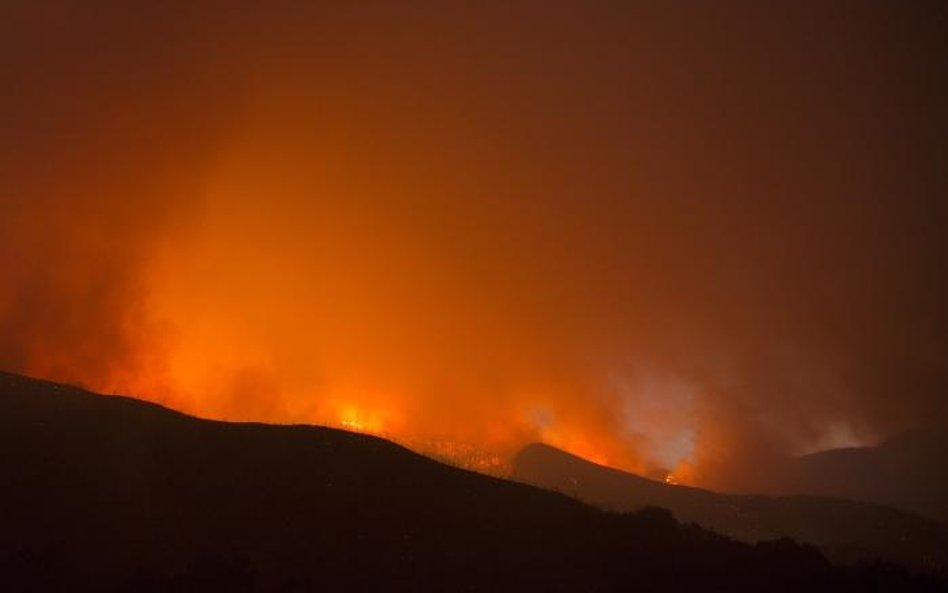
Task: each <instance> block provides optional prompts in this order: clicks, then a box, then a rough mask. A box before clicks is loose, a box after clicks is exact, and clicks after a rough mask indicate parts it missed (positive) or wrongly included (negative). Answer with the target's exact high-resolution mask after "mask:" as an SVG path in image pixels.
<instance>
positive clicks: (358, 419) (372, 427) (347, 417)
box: [339, 406, 385, 435]
mask: <svg viewBox="0 0 948 593" xmlns="http://www.w3.org/2000/svg"><path fill="white" fill-rule="evenodd" d="M339 425H340V426H342V427H343V428H345V429H347V430H351V431H353V432H364V433H367V434H376V435H380V434H383V433H384V428H385V425H384V422H383V421H382V418H381V417H380V416H378V415H373V414H371V413H368V412H366V411H364V410H361V409H359V408H357V407H355V406H344V407H343V408H342V411H341V412H340V414H339Z"/></svg>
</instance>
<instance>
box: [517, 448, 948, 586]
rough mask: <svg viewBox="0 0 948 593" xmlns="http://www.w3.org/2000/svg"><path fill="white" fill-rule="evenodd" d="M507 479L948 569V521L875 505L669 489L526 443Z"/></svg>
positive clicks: (845, 552)
mask: <svg viewBox="0 0 948 593" xmlns="http://www.w3.org/2000/svg"><path fill="white" fill-rule="evenodd" d="M513 477H514V479H516V480H519V481H522V482H524V483H527V484H532V485H535V486H539V487H542V488H549V489H551V490H556V491H559V492H563V493H566V494H569V495H570V496H573V497H576V498H579V499H581V500H584V501H586V502H588V503H590V504H594V505H596V506H599V507H602V508H606V509H609V510H612V511H616V512H632V511H634V510H636V509H640V508H642V507H645V506H659V507H662V508H667V509H669V510H671V511H672V513H673V514H674V515H675V517H676V518H677V519H678V520H680V521H682V522H685V523H697V524H698V525H700V526H702V527H705V528H707V529H711V530H713V531H716V532H718V533H722V534H725V535H728V536H730V537H733V538H735V539H738V540H742V541H747V542H757V541H761V540H769V539H778V538H781V537H788V538H792V539H794V540H796V541H800V542H804V543H808V544H813V545H815V546H817V547H818V548H820V549H821V550H822V551H823V552H824V553H825V554H827V555H828V556H829V557H830V558H831V559H834V560H838V561H844V562H854V561H859V560H876V559H882V560H885V561H892V562H898V563H900V564H903V565H906V566H909V567H910V568H912V569H914V570H918V571H924V572H931V573H945V572H948V526H946V525H945V524H943V523H941V522H939V521H937V520H934V519H928V518H925V517H922V516H920V515H916V514H913V513H910V512H905V511H899V510H896V509H893V508H889V507H885V506H881V505H877V504H870V503H865V502H858V501H856V500H847V499H842V498H829V497H824V496H759V495H742V494H721V493H718V492H711V491H708V490H702V489H700V488H690V487H687V486H674V485H670V484H665V483H663V482H656V481H654V480H649V479H646V478H643V477H641V476H637V475H635V474H630V473H626V472H622V471H619V470H615V469H611V468H607V467H603V466H601V465H597V464H595V463H592V462H590V461H586V460H584V459H580V458H579V457H576V456H574V455H570V454H569V453H566V452H565V451H560V450H558V449H554V448H553V447H549V446H547V445H541V444H534V445H529V446H528V447H525V448H524V449H523V450H522V451H521V452H520V453H519V454H518V455H517V457H516V459H515V460H514V468H513Z"/></svg>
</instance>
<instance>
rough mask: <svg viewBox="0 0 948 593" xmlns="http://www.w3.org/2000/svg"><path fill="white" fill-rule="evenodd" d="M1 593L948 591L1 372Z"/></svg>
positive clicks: (281, 429)
mask: <svg viewBox="0 0 948 593" xmlns="http://www.w3.org/2000/svg"><path fill="white" fill-rule="evenodd" d="M0 451H2V457H0V460H2V461H0V477H2V479H3V481H4V485H3V488H0V508H2V509H3V515H2V516H3V517H4V519H3V523H2V527H0V590H3V591H11V592H12V591H70V592H75V591H79V592H81V591H115V592H118V591H129V592H131V591H136V592H148V591H169V590H170V591H202V592H207V591H233V592H240V591H246V592H251V591H253V592H256V591H319V590H345V591H626V590H653V591H685V590H688V591H695V590H713V591H761V590H767V591H799V590H808V591H945V590H946V587H945V583H944V581H940V580H938V579H936V578H934V577H931V576H927V577H923V576H918V575H913V574H910V573H909V572H907V571H905V570H904V569H901V568H899V567H896V566H894V565H882V564H873V565H858V566H848V567H846V566H837V565H834V564H832V563H830V562H829V561H827V560H826V558H825V557H823V556H822V555H821V554H820V552H819V551H817V550H816V549H815V548H812V547H809V546H805V545H800V544H797V543H795V542H793V541H790V540H785V539H784V540H778V541H773V542H767V543H761V544H757V545H749V544H744V543H739V542H735V541H732V540H730V539H728V538H726V537H724V536H720V535H717V534H715V533H713V532H710V531H707V530H705V529H702V528H699V527H696V526H694V525H682V524H679V523H678V522H677V521H676V520H675V519H674V517H673V516H672V515H671V513H670V512H668V511H666V510H663V509H657V508H649V509H645V510H642V511H640V512H637V513H632V514H611V513H606V512H602V511H598V510H596V509H594V508H592V507H588V506H586V505H584V504H581V503H579V502H577V501H575V500H572V499H570V498H567V497H566V496H563V495H560V494H556V493H554V492H550V491H545V490H541V489H538V488H534V487H530V486H526V485H522V484H517V483H513V482H509V481H505V480H500V479H496V478H491V477H487V476H482V475H478V474H474V473H470V472H467V471H463V470H460V469H457V468H452V467H449V466H446V465H443V464H441V463H438V462H435V461H432V460H430V459H427V458H425V457H422V456H420V455H417V454H415V453H412V452H410V451H408V450H406V449H404V448H402V447H399V446H397V445H395V444H392V443H390V442H387V441H384V440H382V439H378V438H373V437H369V436H364V435H356V434H351V433H347V432H343V431H338V430H332V429H327V428H318V427H309V426H268V425H263V424H231V423H221V422H211V421H206V420H199V419H195V418H191V417H188V416H185V415H182V414H178V413H176V412H173V411H170V410H167V409H164V408H162V407H160V406H156V405H153V404H148V403H144V402H140V401H136V400H132V399H127V398H122V397H103V396H97V395H93V394H89V393H86V392H83V391H81V390H78V389H74V388H69V387H65V386H62V385H55V384H51V383H46V382H41V381H36V380H32V379H27V378H23V377H19V376H16V375H8V374H0Z"/></svg>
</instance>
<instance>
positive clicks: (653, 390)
mask: <svg viewBox="0 0 948 593" xmlns="http://www.w3.org/2000/svg"><path fill="white" fill-rule="evenodd" d="M500 4H501V3H498V6H497V7H495V8H486V7H484V6H483V3H470V4H467V3H463V2H462V3H450V6H448V5H447V4H444V3H434V2H432V3H411V5H410V6H409V5H405V4H401V5H399V6H395V5H388V4H387V3H379V4H378V5H376V4H375V3H371V2H370V3H364V4H359V5H354V4H353V3H338V5H335V6H334V5H331V4H326V5H314V3H303V2H299V3H296V2H278V3H267V4H266V6H264V4H263V3H250V2H228V3H220V4H212V3H193V2H190V3H182V4H180V5H177V6H176V5H175V4H174V3H162V8H153V9H149V10H148V11H144V12H143V11H142V10H141V9H140V8H139V7H136V8H135V10H132V9H131V8H129V7H126V6H125V5H124V4H123V3H117V2H98V3H89V2H21V3H14V6H13V7H12V8H8V9H5V10H9V11H12V18H6V19H4V22H5V23H6V24H5V28H7V29H9V31H5V33H4V36H3V39H4V41H3V43H4V44H5V45H6V46H7V47H4V50H5V51H4V56H5V57H4V58H3V67H4V70H5V71H6V72H7V73H8V74H7V77H8V81H9V82H10V84H8V88H10V89H13V91H12V92H8V93H5V94H4V95H3V97H2V99H0V101H2V104H0V107H2V117H3V122H4V126H3V127H4V130H5V134H4V140H3V147H2V157H3V162H2V164H0V167H2V176H0V187H2V192H3V193H2V197H0V199H2V200H3V201H2V208H3V216H2V217H0V232H2V233H3V236H4V243H3V245H2V247H0V263H2V265H3V268H2V269H3V282H4V292H3V294H2V295H0V327H2V330H3V333H2V339H0V364H2V365H3V366H4V367H7V368H11V369H14V370H22V371H26V372H33V373H36V374H41V375H45V376H50V377H53V378H57V379H64V380H70V381H79V382H83V383H85V384H88V385H90V386H92V387H97V388H101V389H123V390H132V391H135V392H137V393H139V394H140V395H141V396H142V397H146V398H153V399H160V400H162V401H166V402H168V403H170V404H171V405H174V406H176V407H180V408H183V409H186V410H188V411H191V412H196V413H199V414H203V415H209V416H216V417H225V418H235V419H240V418H254V419H260V420H267V421H283V422H330V423H343V424H345V425H349V426H352V427H355V428H362V429H367V430H378V431H382V432H385V433H387V434H390V435H392V436H393V437H395V438H399V439H403V440H405V441H408V442H411V443H429V445H427V446H431V447H435V448H436V446H435V445H433V444H431V443H432V442H433V441H438V442H442V441H446V440H448V441H457V442H462V443H468V444H471V445H474V446H477V447H481V448H484V449H487V450H491V451H497V452H499V453H501V454H507V453H509V452H510V451H512V450H513V449H514V448H515V447H517V446H519V445H522V444H524V443H526V442H528V441H530V440H534V439H543V440H547V441H549V442H552V443H553V444H557V445H561V446H564V447H566V448H570V449H573V450H575V451H577V452H578V453H580V454H585V455H590V456H593V457H594V458H597V459H600V460H602V461H605V462H608V463H613V464H618V465H622V466H624V467H629V468H632V469H638V470H644V471H653V470H656V469H657V468H673V467H674V466H676V465H677V464H678V463H679V461H681V460H682V459H684V460H686V461H687V462H688V464H687V468H686V467H684V466H683V467H682V471H685V469H687V471H689V472H691V474H690V479H693V480H696V481H698V482H699V483H703V484H708V485H713V486H722V487H744V486H747V483H746V475H747V473H748V468H751V467H755V465H756V464H762V463H765V462H766V461H767V460H768V459H769V457H770V456H776V455H783V454H787V453H799V452H802V451H805V450H811V449H814V448H818V447H824V446H831V445H837V444H846V443H854V442H870V441H873V440H876V439H879V438H881V437H883V436H885V435H887V434H890V433H892V432H894V431H897V430H901V429H904V428H907V427H911V426H913V425H918V424H920V423H924V422H926V421H927V420H928V419H930V418H933V417H938V416H939V415H940V416H941V417H944V416H945V413H946V412H948V410H946V404H945V398H944V396H943V394H944V392H945V387H946V379H948V377H946V369H945V366H944V361H945V360H946V358H945V355H946V319H945V311H944V307H943V305H942V303H943V302H944V300H945V297H946V286H945V274H944V270H943V267H944V266H943V263H942V262H941V261H940V255H941V253H944V252H946V249H945V247H946V245H945V244H944V243H945V239H943V238H942V237H941V236H940V235H941V230H942V228H943V224H944V222H945V220H946V212H945V209H946V207H945V205H944V200H943V195H944V190H945V187H946V180H945V173H944V170H943V167H942V164H943V162H944V158H945V156H946V142H948V141H946V138H948V135H946V132H948V129H946V125H945V123H946V122H945V119H944V114H943V110H942V105H944V104H946V98H948V97H946V93H945V89H944V88H943V81H944V80H946V78H945V74H946V71H945V70H946V68H945V66H946V65H945V63H944V56H945V52H944V51H943V48H942V41H941V40H942V38H943V37H942V35H941V30H940V29H941V26H942V25H943V23H941V22H939V19H938V14H936V13H937V8H936V6H935V4H932V6H931V10H928V7H927V6H926V5H925V4H923V3H922V4H913V5H912V6H911V7H907V6H902V5H900V4H898V3H895V2H892V3H884V2H875V3H872V2H869V3H867V2H854V3H851V4H850V3H836V4H834V5H833V6H826V5H825V3H812V4H809V3H796V4H794V6H793V7H783V8H777V7H772V6H758V5H757V3H746V5H745V3H734V4H732V5H731V6H730V7H729V9H728V10H723V9H721V8H713V9H712V8H707V7H703V8H698V7H696V6H690V5H687V4H689V3H683V4H681V5H679V6H677V7H670V6H667V5H664V6H663V7H662V8H656V7H648V6H643V5H638V4H635V3H627V2H616V3H609V2H604V3H599V4H596V5H595V6H590V5H589V3H579V2H577V3H571V2H542V3H540V2H537V3H514V5H511V4H510V3H502V6H501V5H500Z"/></svg>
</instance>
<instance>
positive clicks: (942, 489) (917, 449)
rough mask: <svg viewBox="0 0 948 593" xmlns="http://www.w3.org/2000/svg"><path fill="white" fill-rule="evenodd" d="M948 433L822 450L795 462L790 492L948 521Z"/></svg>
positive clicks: (915, 433)
mask: <svg viewBox="0 0 948 593" xmlns="http://www.w3.org/2000/svg"><path fill="white" fill-rule="evenodd" d="M946 451H948V430H945V429H944V428H941V429H934V428H932V429H927V430H915V431H911V432H907V433H903V434H900V435H898V436H896V437H893V438H891V439H889V440H887V441H885V442H884V443H882V444H881V445H879V446H878V447H854V448H849V449H832V450H829V451H821V452H819V453H813V454H811V455H806V456H804V457H798V458H796V459H794V460H792V461H791V462H790V463H789V464H788V465H789V470H790V471H789V472H783V473H789V476H788V482H789V483H788V484H787V485H786V486H785V488H786V489H789V490H792V491H795V492H801V493H804V492H805V493H808V494H820V495H825V496H840V497H844V498H852V499H856V500H867V501H870V502H875V503H879V504H884V505H888V506H892V507H895V508H901V509H907V510H910V511H914V512H917V513H920V514H923V515H926V516H929V517H933V518H935V519H939V520H941V521H942V522H948V463H945V459H944V456H945V452H946Z"/></svg>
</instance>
